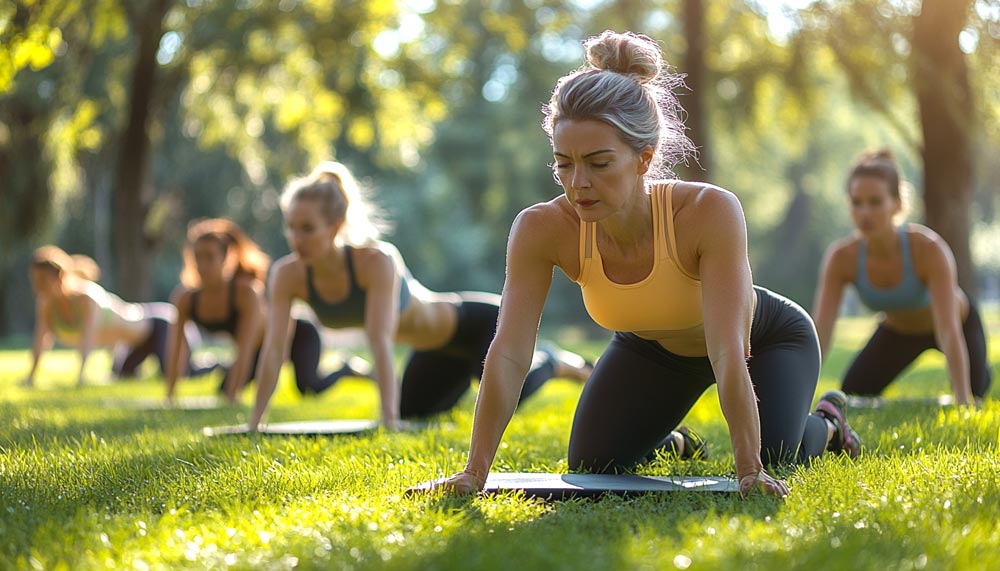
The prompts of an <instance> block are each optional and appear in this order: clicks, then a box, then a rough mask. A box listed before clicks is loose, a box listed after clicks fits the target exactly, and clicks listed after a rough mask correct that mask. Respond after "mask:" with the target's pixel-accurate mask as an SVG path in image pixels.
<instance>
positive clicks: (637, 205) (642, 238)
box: [598, 182, 653, 250]
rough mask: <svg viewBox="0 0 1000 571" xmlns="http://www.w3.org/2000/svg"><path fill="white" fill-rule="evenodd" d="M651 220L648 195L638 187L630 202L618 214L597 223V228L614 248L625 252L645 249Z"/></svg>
mask: <svg viewBox="0 0 1000 571" xmlns="http://www.w3.org/2000/svg"><path fill="white" fill-rule="evenodd" d="M640 185H641V182H640ZM652 220H653V205H652V201H651V200H650V195H649V193H648V192H646V190H645V188H642V187H641V186H640V188H637V189H636V191H635V193H634V194H633V199H632V200H630V201H628V202H627V203H626V204H625V205H623V207H622V209H621V210H619V211H618V212H616V213H614V214H612V215H611V216H608V217H607V218H605V219H604V220H601V221H600V222H598V226H600V227H601V230H602V231H603V232H604V234H605V235H606V236H607V237H608V239H609V240H610V241H611V242H612V243H613V244H614V245H615V246H617V247H619V248H621V249H622V250H627V249H633V248H637V247H638V248H642V247H646V246H645V245H646V244H647V243H648V241H649V240H650V237H651V236H652V233H653V223H652Z"/></svg>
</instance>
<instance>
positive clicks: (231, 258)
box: [166, 218, 368, 404]
mask: <svg viewBox="0 0 1000 571" xmlns="http://www.w3.org/2000/svg"><path fill="white" fill-rule="evenodd" d="M270 263H271V258H270V257H268V256H267V254H265V253H264V252H263V251H261V249H260V248H259V247H258V246H257V244H256V243H255V242H254V241H253V240H251V239H250V238H249V237H248V236H247V235H246V234H245V233H244V232H243V230H242V229H241V228H240V227H239V226H238V225H237V224H236V223H235V222H233V221H232V220H228V219H225V218H205V219H200V220H196V221H194V222H192V223H191V224H190V225H189V226H188V237H187V243H186V244H185V245H184V268H183V269H182V270H181V284H180V286H179V287H178V289H177V290H176V291H175V292H174V295H173V296H171V301H172V302H173V304H174V306H175V307H176V308H177V322H176V323H175V324H174V326H173V328H172V330H171V335H170V344H169V350H168V354H169V355H170V360H169V366H168V367H167V375H166V381H167V401H168V402H173V400H174V396H175V392H176V386H177V379H178V377H179V371H178V370H179V368H180V365H181V356H182V354H183V353H184V352H185V347H186V341H185V336H184V335H183V331H184V326H185V325H186V324H188V323H189V322H190V323H193V324H196V325H198V326H199V327H201V328H202V329H204V330H206V331H209V332H212V333H223V334H226V335H228V337H229V338H230V339H231V340H232V341H233V344H234V346H235V357H234V359H233V361H232V365H231V366H230V367H229V368H226V369H225V372H226V373H225V377H224V379H223V384H222V387H221V390H222V392H223V394H224V395H225V398H226V400H228V401H229V402H230V403H231V404H233V403H235V402H236V400H237V397H238V395H239V393H240V391H241V390H242V389H243V387H244V386H246V384H247V383H249V382H250V381H251V380H252V379H253V378H254V376H255V375H256V372H257V371H256V368H257V360H258V357H259V356H260V348H261V344H262V343H263V341H264V318H265V315H266V304H265V302H264V279H265V278H266V275H267V268H268V266H269V265H270ZM289 343H290V346H291V348H290V350H289V360H290V361H291V362H292V367H293V369H294V372H295V385H296V387H297V388H298V389H299V392H300V393H302V394H319V393H321V392H323V391H325V390H327V389H329V388H330V387H332V386H333V385H334V384H335V383H336V382H337V381H338V380H340V379H341V378H343V377H346V376H354V377H364V376H366V373H365V372H364V371H365V370H367V368H368V367H367V363H365V362H364V361H363V360H361V359H357V358H352V359H350V360H347V361H346V362H345V363H344V365H343V366H342V367H340V368H339V369H337V370H336V371H334V372H332V373H330V374H328V375H323V376H321V375H319V374H317V366H318V365H319V359H320V355H321V352H322V345H321V343H320V337H319V332H318V331H317V330H316V327H315V326H314V325H313V324H312V322H311V321H309V320H308V319H302V318H296V319H294V322H293V323H292V327H291V330H290V331H289ZM359 369H360V370H359Z"/></svg>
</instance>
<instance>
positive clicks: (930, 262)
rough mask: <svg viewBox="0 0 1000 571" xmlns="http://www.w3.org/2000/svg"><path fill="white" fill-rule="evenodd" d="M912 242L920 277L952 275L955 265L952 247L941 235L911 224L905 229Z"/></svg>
mask: <svg viewBox="0 0 1000 571" xmlns="http://www.w3.org/2000/svg"><path fill="white" fill-rule="evenodd" d="M904 230H905V232H906V235H907V237H908V238H909V240H910V251H911V256H912V257H913V265H914V267H915V269H916V271H917V275H918V276H930V275H934V274H942V273H950V272H949V271H948V270H949V268H950V267H951V266H953V265H954V264H955V261H954V260H955V255H954V254H953V253H952V251H951V247H950V246H949V245H948V243H947V242H945V240H944V238H942V237H941V235H940V234H938V233H937V232H935V231H934V230H931V229H930V228H928V227H926V226H924V225H922V224H914V223H909V224H907V225H906V227H905V228H904Z"/></svg>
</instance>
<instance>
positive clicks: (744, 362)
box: [439, 31, 860, 496]
mask: <svg viewBox="0 0 1000 571" xmlns="http://www.w3.org/2000/svg"><path fill="white" fill-rule="evenodd" d="M584 45H585V47H586V58H587V65H585V66H584V67H582V68H580V69H578V70H577V71H574V72H572V73H570V74H569V75H567V76H565V77H563V78H562V79H561V80H560V81H559V82H558V84H557V85H556V87H555V90H554V92H553V94H552V98H551V100H550V102H549V103H548V104H547V105H546V106H545V120H544V122H543V127H544V129H545V132H546V134H547V135H548V137H549V141H550V143H551V145H552V151H553V156H554V159H555V162H554V165H553V171H554V174H555V177H556V179H557V181H558V183H559V184H560V185H561V186H562V187H563V190H564V193H563V194H562V195H560V196H558V197H556V198H554V199H552V200H550V201H548V202H545V203H541V204H536V205H534V206H531V207H529V208H527V209H525V210H524V211H522V212H521V213H520V214H519V215H518V217H517V219H516V220H515V221H514V224H513V226H512V228H511V232H510V238H509V243H508V251H507V281H506V283H505V284H504V288H503V304H502V305H501V312H500V323H499V327H498V331H497V335H496V339H495V341H494V342H493V344H492V346H491V347H490V350H489V354H488V356H487V358H486V367H485V373H484V377H483V381H482V384H481V388H480V392H479V398H478V401H477V403H476V417H475V423H474V427H473V432H472V441H471V448H470V451H469V458H468V463H467V464H466V467H465V470H463V471H462V472H460V473H458V474H455V475H454V476H452V477H450V478H448V479H445V480H443V481H441V482H440V483H439V485H440V486H442V487H444V488H446V489H451V490H455V491H459V492H471V491H476V490H480V489H482V487H483V485H484V483H485V481H486V477H487V475H488V474H489V471H490V467H491V465H492V463H493V460H494V457H495V455H496V451H497V448H498V446H499V444H500V440H501V438H502V436H503V433H504V430H505V428H506V426H507V424H508V422H509V421H510V418H511V412H512V411H513V408H514V403H515V402H516V395H517V393H518V390H519V385H520V382H521V379H522V378H523V371H524V370H525V368H526V367H527V364H528V362H529V361H530V356H531V347H532V345H533V343H534V339H535V331H536V330H537V327H538V323H539V319H540V317H541V312H542V307H543V305H544V302H545V297H546V295H547V292H548V290H549V287H550V284H551V280H552V271H553V268H555V267H559V268H560V269H561V270H562V271H563V272H564V273H565V274H566V275H567V276H568V277H570V278H571V279H573V280H574V281H576V282H577V283H578V284H579V285H580V287H581V290H582V293H583V299H584V302H585V305H586V307H587V311H588V313H589V314H590V315H591V317H592V318H593V319H594V320H595V321H596V322H597V323H599V324H600V325H602V326H604V327H605V328H607V329H610V330H612V331H615V333H614V337H613V339H612V341H611V343H610V345H609V346H608V348H607V349H606V350H605V351H604V353H603V354H602V356H601V357H600V359H599V360H598V361H597V365H596V366H595V368H594V371H593V372H592V374H591V376H590V379H589V380H588V381H587V383H586V385H585V386H584V389H583V394H582V395H581V397H580V401H579V404H578V406H577V410H576V415H575V418H574V420H573V427H572V432H571V435H570V441H569V466H570V468H571V469H574V470H576V469H583V470H589V471H597V472H609V471H618V470H622V469H629V468H631V467H632V466H634V465H636V464H637V463H640V462H642V461H643V460H644V459H646V458H647V457H648V456H649V454H650V453H651V451H653V450H655V449H656V448H657V447H659V446H662V445H664V444H666V443H667V442H668V441H669V440H670V439H673V440H675V441H676V440H677V439H676V436H674V435H672V433H671V431H673V430H675V429H676V427H677V426H678V424H679V423H680V421H681V420H682V419H683V418H684V416H685V415H686V414H687V412H688V410H689V409H690V408H691V406H692V405H693V404H694V403H695V401H696V400H697V399H698V397H699V396H700V395H701V394H702V393H703V392H704V391H705V389H706V388H708V387H709V386H710V385H711V384H712V383H717V384H718V394H719V400H720V403H721V405H722V411H723V413H724V415H725V418H726V421H727V423H728V425H729V431H730V436H731V439H732V444H733V451H734V455H735V460H736V475H737V478H738V480H739V486H740V490H741V491H742V492H744V493H746V492H748V491H750V490H751V489H759V490H762V491H763V492H765V493H769V494H776V495H781V496H783V495H785V494H787V492H788V488H787V486H786V484H785V483H784V482H783V481H782V480H779V479H776V478H774V477H772V476H771V475H770V474H768V472H767V471H766V470H765V467H766V466H768V465H773V464H779V463H786V462H787V463H804V462H805V461H807V459H808V458H810V457H814V456H818V455H820V454H822V453H823V452H824V451H825V450H836V451H841V450H843V451H846V452H848V453H849V454H851V455H856V454H857V453H858V450H859V448H860V441H859V439H858V438H857V435H856V434H855V433H854V432H853V431H852V430H851V429H850V428H849V426H848V425H847V423H846V419H845V418H844V407H845V403H844V399H843V395H842V394H839V392H838V393H834V394H828V395H824V397H823V398H822V399H821V400H820V403H819V405H817V410H816V413H815V414H810V413H809V407H810V404H811V402H812V399H813V394H814V391H815V387H816V382H817V378H818V376H819V363H820V356H819V347H818V344H817V341H816V333H815V330H814V328H813V324H812V321H811V320H810V319H809V316H808V315H807V314H806V312H805V311H804V310H802V309H801V308H800V307H798V306H797V305H795V304H794V303H792V302H791V301H789V300H787V299H785V298H783V297H781V296H779V295H777V294H775V293H772V292H770V291H768V290H766V289H764V288H760V287H756V286H754V285H753V283H752V281H751V273H750V264H749V261H748V257H747V238H746V223H745V220H744V216H743V211H742V208H741V206H740V203H739V201H738V200H737V199H736V197H735V196H734V195H733V194H732V193H730V192H727V191H725V190H723V189H721V188H718V187H715V186H712V185H709V184H703V183H693V182H685V181H669V180H660V179H658V178H657V176H658V175H661V174H669V167H670V166H672V164H673V163H675V162H677V161H678V160H681V159H682V158H683V157H684V156H685V154H686V153H687V152H688V151H689V150H690V149H691V143H690V141H688V140H687V139H686V137H685V136H684V127H683V124H682V122H681V120H680V118H679V117H680V113H681V111H682V110H681V108H680V105H679V103H678V102H677V100H676V98H675V97H674V96H673V94H672V93H671V88H673V87H675V86H677V85H680V84H681V79H680V78H679V77H678V76H676V75H671V74H668V73H665V72H663V71H662V67H663V62H662V56H661V52H660V48H659V46H658V45H657V44H656V42H654V41H653V40H651V39H650V38H648V37H646V36H642V35H637V34H633V33H621V34H619V33H613V32H611V31H606V32H604V33H603V34H601V35H600V36H598V37H594V38H590V39H589V40H587V41H586V42H585V44H584ZM751 349H752V351H751Z"/></svg>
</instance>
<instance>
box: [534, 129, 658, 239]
mask: <svg viewBox="0 0 1000 571" xmlns="http://www.w3.org/2000/svg"><path fill="white" fill-rule="evenodd" d="M552 155H553V157H554V159H555V163H554V165H553V171H554V172H555V174H556V177H557V179H558V180H559V184H561V185H562V187H563V190H564V191H565V193H566V198H568V199H569V201H570V204H572V205H573V208H574V209H576V212H577V214H578V215H579V216H580V218H581V219H583V220H586V221H588V222H595V221H597V220H601V219H603V218H606V217H607V216H608V215H610V214H612V213H614V212H617V211H618V210H620V209H621V208H622V206H623V205H624V204H625V203H626V202H627V201H628V200H630V199H631V198H633V197H634V196H635V193H636V192H641V190H642V187H643V186H642V175H644V174H645V173H646V170H647V168H648V166H649V161H650V160H651V159H652V157H653V150H652V147H650V148H647V149H646V150H644V151H643V152H642V153H636V152H635V151H633V150H632V149H631V148H630V147H629V146H628V145H626V144H625V142H624V141H622V140H621V137H619V136H618V130H617V129H615V128H614V127H612V126H611V125H609V124H607V123H605V122H603V121H597V120H592V119H587V120H582V121H577V120H573V119H563V120H561V121H559V122H557V123H556V125H555V127H554V128H553V131H552Z"/></svg>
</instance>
